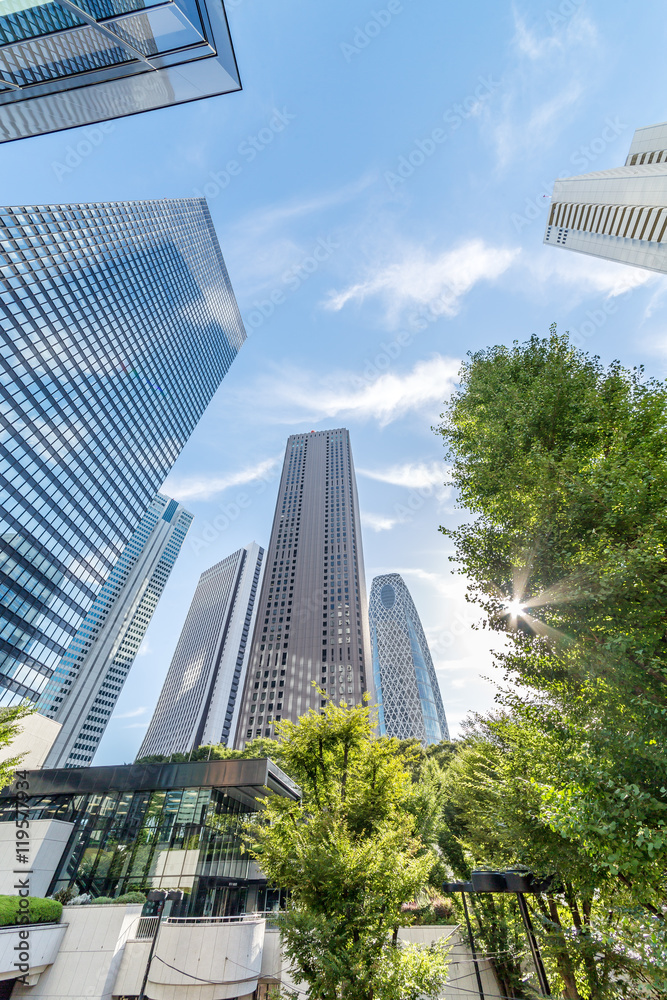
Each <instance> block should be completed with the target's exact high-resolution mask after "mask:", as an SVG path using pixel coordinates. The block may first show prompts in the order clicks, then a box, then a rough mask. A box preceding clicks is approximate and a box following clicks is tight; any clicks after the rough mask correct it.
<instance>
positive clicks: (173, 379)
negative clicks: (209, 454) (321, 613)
mask: <svg viewBox="0 0 667 1000" xmlns="http://www.w3.org/2000/svg"><path fill="white" fill-rule="evenodd" d="M244 338H245V332H244V329H243V324H242V322H241V318H240V315H239V312H238V307H237V305H236V301H235V299H234V295H233V292H232V289H231V286H230V283H229V278H228V275H227V271H226V268H225V265H224V261H223V259H222V254H221V252H220V247H219V245H218V242H217V238H216V235H215V231H214V229H213V225H212V222H211V218H210V215H209V212H208V209H207V206H206V203H205V202H204V201H203V200H201V199H174V200H167V199H165V200H162V201H144V202H116V203H102V204H92V205H91V204H88V205H55V206H53V205H52V206H27V207H23V208H7V209H3V210H0V704H8V703H13V702H17V701H20V700H21V699H22V698H28V699H31V700H36V699H37V698H38V697H39V695H40V694H41V692H42V691H43V689H44V686H45V684H46V682H47V680H48V679H49V677H50V676H51V674H52V673H53V670H54V668H55V666H56V665H57V664H58V663H59V662H60V661H61V660H62V658H63V656H64V654H65V652H66V650H67V648H68V646H69V645H70V643H71V641H72V639H73V638H74V636H75V635H76V633H77V631H78V629H79V627H80V626H81V624H82V623H83V620H84V618H85V616H86V614H87V613H88V612H89V610H90V608H91V606H92V604H93V602H94V601H95V599H96V597H97V596H98V594H99V591H100V589H101V587H102V585H103V584H104V582H105V581H106V580H107V579H108V577H109V573H110V572H111V570H112V568H113V566H114V565H115V563H116V561H117V559H118V558H119V556H120V554H121V552H122V551H123V549H124V547H125V546H126V545H127V543H128V542H129V540H130V538H131V536H132V534H133V532H134V531H135V529H136V528H137V526H138V524H139V521H140V520H141V518H142V517H143V515H144V513H145V512H146V510H147V508H148V506H149V504H150V502H151V500H152V499H153V497H154V496H155V494H156V492H157V490H158V488H159V487H160V485H161V484H162V482H163V481H164V479H165V477H166V475H167V473H168V472H169V470H170V468H171V466H172V465H173V463H174V461H175V459H176V457H177V456H178V454H179V452H180V450H181V448H182V447H183V445H184V443H185V441H186V440H187V438H188V437H189V435H190V433H191V432H192V430H193V429H194V427H195V425H196V423H197V421H198V420H199V417H200V416H201V414H202V413H203V411H204V409H205V407H206V406H207V404H208V402H209V401H210V399H211V397H212V396H213V394H214V393H215V391H216V389H217V388H218V386H219V385H220V382H221V381H222V379H223V377H224V375H225V374H226V372H227V371H228V369H229V366H230V364H231V362H232V360H233V359H234V357H235V355H236V353H237V352H238V350H239V348H240V347H241V344H242V343H243V340H244Z"/></svg>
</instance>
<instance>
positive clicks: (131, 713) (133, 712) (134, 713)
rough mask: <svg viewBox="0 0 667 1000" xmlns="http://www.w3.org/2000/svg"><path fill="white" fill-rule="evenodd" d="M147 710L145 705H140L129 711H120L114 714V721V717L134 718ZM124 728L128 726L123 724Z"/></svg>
mask: <svg viewBox="0 0 667 1000" xmlns="http://www.w3.org/2000/svg"><path fill="white" fill-rule="evenodd" d="M147 711H148V709H147V708H146V707H145V706H142V707H141V708H133V709H131V710H130V711H129V712H121V714H120V715H114V721H115V720H116V719H136V717H137V716H138V715H143V714H144V712H147ZM124 728H125V729H127V728H128V727H127V726H125V727H124Z"/></svg>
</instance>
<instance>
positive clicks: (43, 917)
mask: <svg viewBox="0 0 667 1000" xmlns="http://www.w3.org/2000/svg"><path fill="white" fill-rule="evenodd" d="M25 898H26V899H27V900H28V902H29V906H28V908H27V910H26V907H21V908H19V897H18V896H0V927H11V926H13V925H15V924H22V923H24V920H23V914H25V913H26V912H27V916H28V922H29V923H31V924H55V923H58V921H59V920H60V917H61V914H62V912H63V904H62V903H59V902H58V900H57V899H41V898H40V897H39V896H26V897H25Z"/></svg>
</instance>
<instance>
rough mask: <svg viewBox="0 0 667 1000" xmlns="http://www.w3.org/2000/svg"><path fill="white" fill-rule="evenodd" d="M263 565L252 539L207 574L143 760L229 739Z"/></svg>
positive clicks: (261, 552)
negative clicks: (147, 757)
mask: <svg viewBox="0 0 667 1000" xmlns="http://www.w3.org/2000/svg"><path fill="white" fill-rule="evenodd" d="M263 572H264V549H263V548H261V547H260V546H259V545H258V544H257V542H252V543H251V544H250V545H246V546H244V548H242V549H239V550H238V551H237V552H233V553H232V554H231V555H230V556H227V558H226V559H222V560H221V561H220V562H219V563H216V565H215V566H211V568H210V569H207V570H206V572H205V573H202V575H201V577H200V579H199V583H198V584H197V589H196V591H195V595H194V597H193V598H192V604H191V605H190V610H189V611H188V616H187V618H186V619H185V624H184V626H183V631H182V632H181V636H180V638H179V640H178V645H177V646H176V651H175V653H174V657H173V659H172V661H171V665H170V667H169V672H168V674H167V677H166V679H165V682H164V686H163V688H162V692H161V694H160V700H159V701H158V704H157V707H156V709H155V713H154V715H153V718H152V719H151V724H150V726H149V727H148V732H147V733H146V736H145V738H144V741H143V743H142V745H141V749H140V750H139V753H138V755H137V757H138V759H139V760H140V759H141V758H142V757H146V756H153V755H156V754H159V755H162V756H168V755H169V754H172V753H189V752H190V751H191V750H195V749H196V748H197V747H198V746H202V745H206V744H208V743H223V744H225V745H227V743H228V742H229V743H231V742H232V740H233V736H234V732H235V730H236V721H237V718H238V714H239V706H240V702H241V694H242V692H243V687H244V684H245V677H246V671H247V669H248V657H249V654H250V643H251V641H252V632H253V628H254V625H255V617H256V614H257V600H256V598H257V592H258V589H259V587H260V585H261V580H262V573H263ZM230 735H231V737H232V740H230Z"/></svg>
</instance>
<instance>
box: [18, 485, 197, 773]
mask: <svg viewBox="0 0 667 1000" xmlns="http://www.w3.org/2000/svg"><path fill="white" fill-rule="evenodd" d="M191 523H192V514H190V513H189V512H188V511H187V510H185V509H184V508H182V507H181V506H180V505H179V504H177V503H176V502H175V501H174V500H171V499H170V498H169V497H165V496H163V495H162V494H160V493H158V494H157V496H156V497H155V499H154V500H153V502H152V503H151V505H150V507H149V509H148V511H147V512H146V514H145V515H144V517H143V518H142V520H141V522H140V524H139V527H138V528H137V530H136V531H135V532H134V535H133V536H132V538H131V539H130V541H129V542H128V544H127V546H126V547H125V549H124V551H123V553H122V555H121V556H120V558H119V559H118V562H117V563H116V565H115V566H114V568H113V570H112V571H111V574H110V576H109V579H108V580H107V582H106V583H105V584H104V586H103V587H102V590H101V591H100V594H99V596H98V598H97V600H96V601H95V603H94V604H93V606H92V608H91V609H90V611H89V612H88V615H87V616H86V618H85V620H84V622H83V624H82V626H81V628H80V629H79V631H78V632H77V634H76V636H75V638H74V639H73V641H72V643H71V645H70V647H69V649H68V650H67V653H66V654H65V656H64V657H63V660H62V662H61V663H60V664H59V665H58V666H57V668H56V670H55V671H54V674H53V677H52V678H51V679H50V680H49V682H48V683H47V685H46V687H45V689H44V692H43V694H42V696H41V697H40V700H39V702H38V704H37V708H38V711H40V712H42V714H44V715H46V716H47V718H51V719H54V720H55V721H56V722H59V723H61V725H62V729H61V732H60V733H59V735H58V738H57V740H56V743H55V745H54V748H53V750H52V751H51V753H50V754H49V757H48V758H47V760H46V762H45V765H44V766H46V767H84V766H87V765H89V764H90V763H91V762H92V759H93V757H94V755H95V752H96V751H97V748H98V746H99V743H100V740H101V739H102V736H103V735H104V732H105V730H106V727H107V723H108V722H109V718H110V717H111V715H112V713H113V710H114V708H115V707H116V702H117V701H118V698H119V696H120V692H121V691H122V688H123V684H124V683H125V680H126V679H127V675H128V674H129V672H130V669H131V667H132V665H133V663H134V660H135V658H136V656H137V653H138V652H139V648H140V646H141V643H142V642H143V639H144V636H145V634H146V629H147V628H148V626H149V624H150V622H151V618H152V617H153V613H154V611H155V609H156V607H157V604H158V601H159V600H160V597H161V596H162V591H163V590H164V587H165V585H166V583H167V580H168V579H169V575H170V573H171V570H172V568H173V566H174V563H175V561H176V558H177V557H178V554H179V552H180V550H181V546H182V544H183V541H184V539H185V536H186V534H187V532H188V529H189V527H190V525H191Z"/></svg>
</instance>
